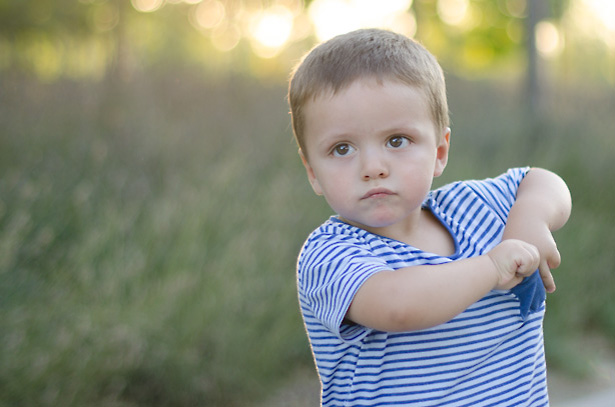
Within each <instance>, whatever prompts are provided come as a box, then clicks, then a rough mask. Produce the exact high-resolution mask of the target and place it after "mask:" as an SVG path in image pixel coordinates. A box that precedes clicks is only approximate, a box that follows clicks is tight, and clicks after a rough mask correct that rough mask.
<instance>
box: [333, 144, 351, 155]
mask: <svg viewBox="0 0 615 407" xmlns="http://www.w3.org/2000/svg"><path fill="white" fill-rule="evenodd" d="M353 152H354V147H352V146H351V145H350V144H346V143H341V144H338V145H336V146H335V147H333V150H332V152H331V153H332V154H333V155H334V156H335V157H344V156H346V155H348V154H351V153H353Z"/></svg>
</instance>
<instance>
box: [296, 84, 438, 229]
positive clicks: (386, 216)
mask: <svg viewBox="0 0 615 407" xmlns="http://www.w3.org/2000/svg"><path fill="white" fill-rule="evenodd" d="M304 114H305V116H304V117H305V133H304V135H305V148H306V150H307V151H306V152H305V154H302V159H303V162H304V165H305V167H306V170H307V174H308V178H309V180H310V183H311V184H312V188H313V189H314V192H316V193H317V194H319V195H324V196H325V199H326V200H327V202H328V203H329V205H330V206H331V208H332V209H333V210H334V211H336V212H337V213H338V214H339V215H340V216H341V217H342V219H344V220H345V221H347V222H349V223H351V224H354V225H356V226H359V227H361V228H364V229H366V230H369V231H372V232H378V233H379V234H382V235H386V234H387V233H386V229H382V228H389V227H396V226H403V225H404V224H405V222H406V221H409V220H410V221H411V220H412V219H418V215H419V214H420V208H421V204H422V202H423V200H424V199H425V196H426V194H427V193H428V192H429V190H430V188H431V184H432V181H433V178H434V177H437V176H439V175H440V174H441V173H442V171H443V170H444V167H445V166H446V162H447V158H448V146H449V135H450V131H449V130H448V129H447V131H446V132H445V133H444V134H436V129H435V125H434V122H433V120H432V118H431V115H430V110H429V106H428V103H427V101H426V98H425V96H424V95H423V93H422V91H420V90H418V89H417V88H413V87H411V86H408V85H405V84H401V83H397V82H392V81H385V82H383V83H382V84H378V83H377V82H376V81H375V80H370V79H365V80H358V81H355V82H354V83H352V84H351V85H350V86H349V87H348V88H346V89H344V90H342V91H340V92H338V93H337V94H335V95H333V96H331V95H323V96H319V97H317V98H316V99H315V100H313V101H310V102H308V104H307V105H306V106H305V108H304ZM305 157H308V158H309V162H308V161H307V160H306V158H305ZM413 215H416V217H413ZM408 226H410V225H408Z"/></svg>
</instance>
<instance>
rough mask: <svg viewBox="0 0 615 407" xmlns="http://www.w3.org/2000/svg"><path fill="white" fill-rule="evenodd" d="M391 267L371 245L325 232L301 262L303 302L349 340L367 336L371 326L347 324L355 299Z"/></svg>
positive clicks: (306, 250)
mask: <svg viewBox="0 0 615 407" xmlns="http://www.w3.org/2000/svg"><path fill="white" fill-rule="evenodd" d="M384 270H391V267H389V266H388V265H387V264H386V261H384V260H382V259H379V258H378V257H377V256H375V255H374V254H373V253H371V252H370V251H369V250H368V248H366V247H364V246H362V245H360V244H358V243H357V242H354V241H353V239H348V238H347V237H344V236H335V235H328V236H327V235H323V236H320V237H318V238H316V239H314V240H312V242H310V243H309V244H308V245H307V246H306V247H305V248H304V251H303V253H302V256H301V258H300V260H299V264H298V273H299V276H298V277H299V278H298V285H299V287H298V288H299V297H300V301H302V302H303V303H304V304H303V306H306V307H308V308H309V311H310V313H311V314H312V315H313V316H314V318H316V319H317V320H318V321H319V322H320V324H322V325H323V326H324V327H325V328H326V329H327V330H328V331H329V332H331V333H332V334H333V335H335V336H336V337H338V338H339V339H341V340H342V341H345V342H355V341H358V340H361V339H363V338H364V337H365V336H366V335H367V334H369V333H370V332H371V330H370V329H369V328H366V327H364V326H361V325H356V324H346V323H344V318H345V316H346V313H347V311H348V308H349V307H350V304H351V303H352V300H353V298H354V296H355V294H356V293H357V291H358V290H359V288H360V287H361V286H362V285H363V283H364V282H365V281H367V279H368V278H369V277H371V276H372V275H374V274H375V273H377V272H379V271H384Z"/></svg>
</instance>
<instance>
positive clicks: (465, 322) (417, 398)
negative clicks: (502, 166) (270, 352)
mask: <svg viewBox="0 0 615 407" xmlns="http://www.w3.org/2000/svg"><path fill="white" fill-rule="evenodd" d="M527 171H528V169H527V168H520V169H512V170H509V171H508V172H507V173H505V174H503V175H501V176H499V177H497V178H494V179H487V180H484V181H465V182H457V183H453V184H450V185H447V186H445V187H443V188H440V189H438V190H435V191H432V192H430V193H429V195H428V197H427V198H426V200H425V203H424V205H425V206H426V207H428V208H430V209H431V211H432V212H433V214H434V215H435V216H436V217H437V218H438V219H439V220H440V221H441V222H442V224H443V225H444V226H445V227H446V228H447V229H448V230H449V231H450V233H451V236H452V237H453V238H454V240H455V247H456V252H455V254H454V255H453V256H449V257H443V256H439V255H435V254H431V253H426V252H423V251H421V250H419V249H416V248H414V247H411V246H409V245H407V244H405V243H402V242H399V241H396V240H393V239H389V238H386V237H383V236H378V235H374V234H372V233H369V232H367V231H365V230H363V229H360V228H357V227H354V226H351V225H348V224H346V223H343V222H341V221H339V220H338V219H337V218H335V217H332V218H331V219H329V220H328V221H327V222H325V223H324V224H323V225H322V226H320V227H319V228H318V229H317V230H315V231H314V232H313V233H312V234H311V235H310V236H309V237H308V239H307V241H306V242H305V245H304V247H303V249H302V250H301V253H300V255H299V260H298V264H297V268H298V290H299V302H300V306H301V312H302V314H303V318H304V322H305V326H306V329H307V333H308V336H309V340H310V345H311V347H312V352H313V354H314V359H315V361H316V365H317V368H318V374H319V376H320V380H321V384H322V405H323V406H327V407H328V406H353V407H357V406H384V405H395V406H401V405H404V406H408V405H417V406H436V405H439V406H443V405H445V406H492V405H493V406H545V405H548V404H549V402H548V396H547V386H546V367H545V358H544V345H543V334H542V321H543V317H544V310H545V307H544V296H545V294H544V288H542V283H541V282H540V277H539V275H538V274H537V273H535V274H534V275H533V276H532V277H531V278H528V279H526V280H527V281H529V282H531V283H533V284H534V286H533V288H532V289H531V290H528V289H524V290H521V291H519V292H518V293H515V292H514V291H511V290H494V291H491V292H490V293H488V294H487V295H486V296H485V297H484V298H482V299H481V300H479V301H478V302H476V303H475V304H473V305H472V306H470V307H469V308H468V309H467V310H465V311H464V312H462V313H461V314H459V315H458V316H457V317H455V318H453V319H452V320H451V321H449V322H447V323H444V324H442V325H438V326H435V327H433V328H429V329H424V330H420V331H413V332H402V333H391V332H381V331H377V330H373V329H370V328H367V327H364V326H360V325H356V324H353V325H351V324H346V323H345V321H344V317H345V315H346V311H347V310H348V307H349V306H350V303H351V301H352V299H353V297H354V295H355V294H356V292H357V290H358V289H359V287H360V286H361V284H363V283H364V282H365V281H366V280H367V279H368V278H369V277H370V276H372V275H373V274H374V273H377V272H379V271H383V270H396V269H399V268H402V267H408V266H413V265H423V264H442V263H446V262H450V261H454V260H457V259H463V258H468V257H472V256H478V255H481V254H484V253H486V252H488V251H489V250H490V249H492V248H493V247H494V246H495V245H497V244H498V243H499V242H500V240H501V237H502V232H503V230H504V225H505V223H506V219H507V217H508V212H509V211H510V208H511V207H512V205H513V203H514V201H515V196H516V191H517V188H518V186H519V184H520V183H521V180H522V179H523V177H524V176H525V174H526V173H527ZM541 289H542V291H541ZM528 293H529V294H528ZM528 295H530V296H532V298H523V297H527V296H528ZM522 303H524V304H526V305H523V306H522ZM527 304H529V305H527Z"/></svg>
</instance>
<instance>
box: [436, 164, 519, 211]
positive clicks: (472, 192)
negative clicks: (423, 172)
mask: <svg viewBox="0 0 615 407" xmlns="http://www.w3.org/2000/svg"><path fill="white" fill-rule="evenodd" d="M528 171H529V168H528V167H524V168H511V169H509V170H508V171H506V172H505V173H503V174H500V175H498V176H497V177H493V178H485V179H482V180H466V181H457V182H453V183H450V184H447V185H445V186H443V187H441V188H438V189H436V190H434V191H432V193H431V194H430V199H431V201H432V202H433V205H434V206H437V207H438V208H440V210H442V211H444V212H445V213H449V212H458V211H461V212H466V211H467V210H468V208H471V207H475V206H477V205H479V206H481V207H482V206H483V205H486V206H487V207H490V208H492V209H494V210H495V211H496V212H497V213H498V215H500V217H501V218H502V219H506V217H507V214H508V211H509V210H510V208H511V207H512V205H513V204H514V202H515V200H516V195H517V190H518V188H519V185H520V184H521V181H523V178H524V177H525V175H526V174H527V173H528Z"/></svg>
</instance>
